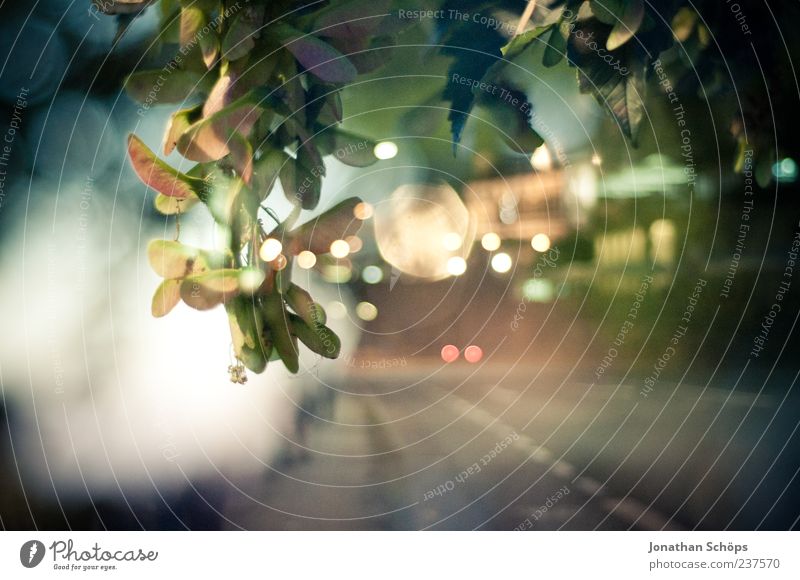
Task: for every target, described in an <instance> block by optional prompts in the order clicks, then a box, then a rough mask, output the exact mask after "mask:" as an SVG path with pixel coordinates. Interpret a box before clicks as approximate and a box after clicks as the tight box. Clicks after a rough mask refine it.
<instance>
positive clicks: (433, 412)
mask: <svg viewBox="0 0 800 580" xmlns="http://www.w3.org/2000/svg"><path fill="white" fill-rule="evenodd" d="M568 375H569V372H568V371H562V372H555V371H553V370H547V371H541V372H539V371H535V370H532V371H528V372H525V369H522V368H520V367H514V366H503V365H499V364H491V363H487V364H484V365H466V364H463V365H446V366H442V365H441V363H439V364H435V363H434V362H431V363H430V364H417V365H413V366H411V365H410V366H408V367H403V368H397V369H391V370H382V371H378V370H375V369H363V370H357V371H354V372H353V373H352V376H351V380H350V382H349V384H348V388H347V389H344V388H339V390H340V392H339V393H338V395H337V397H336V402H335V405H334V413H333V419H332V420H325V419H323V418H319V419H315V420H313V421H312V422H311V426H310V429H309V435H308V438H307V441H306V442H305V443H304V444H301V445H302V446H304V447H306V448H307V449H306V450H305V451H302V452H301V450H300V449H299V447H298V446H297V445H292V447H295V449H290V452H289V453H288V454H287V456H286V458H285V460H284V461H282V462H281V463H280V464H278V465H274V466H270V468H269V469H268V470H267V473H266V474H265V477H264V479H259V480H257V481H256V480H254V481H252V482H251V483H250V484H248V485H247V486H241V487H239V488H237V489H228V490H227V491H228V492H227V494H226V495H227V498H228V499H227V500H226V503H225V508H224V510H223V512H224V517H225V519H226V526H227V527H230V528H234V529H235V528H246V529H400V530H414V529H434V530H464V529H484V530H514V529H518V530H555V529H565V530H581V529H604V530H626V529H632V530H659V529H667V530H680V529H694V528H696V529H711V530H713V529H747V528H750V529H786V528H791V527H796V526H797V517H798V507H797V506H795V505H791V502H790V501H789V500H788V498H791V497H792V495H793V489H792V487H793V486H794V487H795V488H796V486H797V485H798V484H797V479H796V477H795V476H796V475H797V470H798V459H797V458H796V457H792V454H791V453H789V450H791V446H792V445H793V444H796V440H795V436H796V430H797V420H796V412H795V409H796V408H797V400H798V397H797V395H796V386H795V385H794V384H793V383H792V384H791V385H790V384H785V386H784V388H783V389H782V390H780V391H779V390H774V391H772V390H768V389H766V388H765V389H764V390H763V392H762V393H761V394H760V395H759V394H758V392H753V389H745V388H744V384H743V382H742V381H740V382H739V383H738V384H735V385H734V384H730V385H727V388H723V387H722V386H721V385H716V384H714V383H713V382H712V383H711V384H710V385H706V386H704V385H696V384H685V383H684V384H676V383H667V382H663V383H662V382H658V383H657V384H656V387H655V388H654V389H652V391H651V392H649V393H648V394H647V396H644V395H643V394H642V393H643V391H642V389H641V383H639V384H638V385H637V384H635V383H628V382H622V383H597V384H593V383H589V382H583V381H580V380H573V379H572V378H571V377H569V376H568ZM782 380H783V379H782ZM756 389H757V385H756ZM794 491H795V492H796V489H795V490H794Z"/></svg>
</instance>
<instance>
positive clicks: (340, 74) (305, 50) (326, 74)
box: [276, 24, 358, 84]
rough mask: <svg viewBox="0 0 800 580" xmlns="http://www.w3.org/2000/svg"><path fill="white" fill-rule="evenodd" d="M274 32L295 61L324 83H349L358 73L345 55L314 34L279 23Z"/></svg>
mask: <svg viewBox="0 0 800 580" xmlns="http://www.w3.org/2000/svg"><path fill="white" fill-rule="evenodd" d="M276 33H277V34H278V36H280V37H281V38H282V42H283V45H284V46H285V47H286V49H287V50H288V51H289V52H291V53H292V55H293V56H294V57H295V58H296V59H297V62H299V63H300V64H301V65H303V66H304V67H305V68H306V70H308V72H310V73H311V74H313V75H314V76H316V77H318V78H320V79H321V80H323V81H325V82H326V83H340V84H344V83H349V82H352V81H353V80H355V78H356V76H357V75H358V71H357V70H356V67H355V66H353V63H351V62H350V61H349V60H348V59H347V57H345V56H343V55H342V53H341V52H339V51H338V50H336V49H335V48H333V47H332V46H331V45H330V44H328V43H327V42H324V41H322V40H320V39H319V38H317V37H316V36H311V35H308V34H303V33H302V32H300V31H298V30H295V29H293V28H292V27H290V26H288V25H285V24H283V25H280V26H279V27H278V29H277V31H276Z"/></svg>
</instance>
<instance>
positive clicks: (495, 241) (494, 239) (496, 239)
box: [481, 232, 502, 252]
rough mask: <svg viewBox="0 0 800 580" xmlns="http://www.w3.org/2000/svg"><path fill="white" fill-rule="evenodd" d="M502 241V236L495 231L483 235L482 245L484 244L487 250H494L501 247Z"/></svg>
mask: <svg viewBox="0 0 800 580" xmlns="http://www.w3.org/2000/svg"><path fill="white" fill-rule="evenodd" d="M501 242H502V240H500V236H498V235H497V234H496V233H494V232H489V233H488V234H483V237H482V238H481V246H483V249H484V250H486V251H487V252H494V251H495V250H496V249H497V248H499V247H500V244H501Z"/></svg>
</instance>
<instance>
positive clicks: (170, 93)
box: [125, 69, 204, 106]
mask: <svg viewBox="0 0 800 580" xmlns="http://www.w3.org/2000/svg"><path fill="white" fill-rule="evenodd" d="M202 80H203V77H202V75H200V74H199V73H197V72H194V71H188V70H180V69H175V70H173V71H167V70H164V69H160V70H144V71H138V72H135V73H131V74H130V75H128V77H127V78H126V79H125V92H127V93H128V95H129V96H130V97H131V98H132V99H134V100H135V101H137V102H139V103H142V104H146V105H148V106H152V105H157V104H163V103H182V102H184V101H185V100H186V99H188V98H189V97H190V96H191V95H192V94H193V93H194V92H195V91H197V90H198V88H199V87H203V85H204V83H203V82H202Z"/></svg>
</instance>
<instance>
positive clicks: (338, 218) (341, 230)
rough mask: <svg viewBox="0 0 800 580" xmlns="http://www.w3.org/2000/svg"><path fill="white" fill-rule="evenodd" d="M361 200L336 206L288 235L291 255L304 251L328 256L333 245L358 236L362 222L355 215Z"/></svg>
mask: <svg viewBox="0 0 800 580" xmlns="http://www.w3.org/2000/svg"><path fill="white" fill-rule="evenodd" d="M359 203H361V199H359V198H357V197H351V198H349V199H346V200H344V201H343V202H341V203H339V204H337V205H335V206H334V207H332V208H331V209H329V210H328V211H326V212H325V213H323V214H322V215H320V216H318V217H317V218H315V219H313V220H311V221H309V222H306V223H304V224H303V225H301V226H299V227H297V228H296V229H294V230H292V231H291V232H289V233H288V234H287V237H288V238H289V242H288V244H285V245H286V246H288V251H289V253H291V254H293V255H297V254H299V253H300V252H302V251H303V250H308V251H310V252H313V253H314V254H327V253H328V252H330V248H331V244H332V243H333V242H335V241H336V240H341V239H344V238H346V237H347V236H352V235H354V234H356V233H357V232H358V230H359V228H360V227H361V220H359V219H356V217H355V215H354V214H353V210H354V209H355V207H356V206H357V205H358V204H359Z"/></svg>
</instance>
